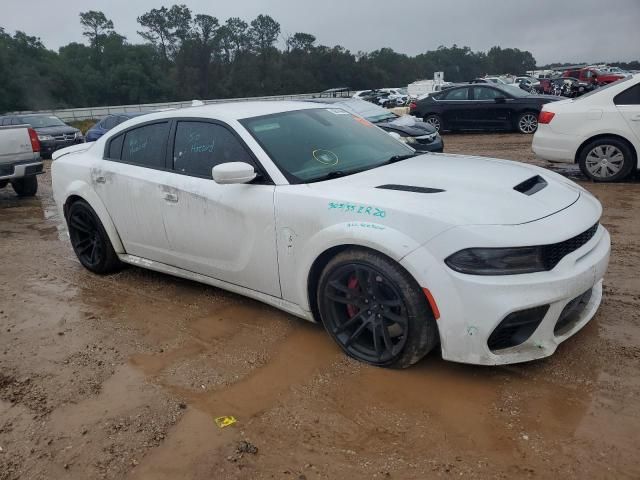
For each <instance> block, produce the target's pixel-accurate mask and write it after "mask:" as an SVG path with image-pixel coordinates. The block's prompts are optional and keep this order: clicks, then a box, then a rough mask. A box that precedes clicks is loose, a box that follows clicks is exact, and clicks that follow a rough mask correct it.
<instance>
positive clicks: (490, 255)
mask: <svg viewBox="0 0 640 480" xmlns="http://www.w3.org/2000/svg"><path fill="white" fill-rule="evenodd" d="M445 263H446V264H447V265H448V266H449V267H450V268H452V269H453V270H455V271H456V272H460V273H466V274H469V275H517V274H521V273H533V272H543V271H546V270H547V268H546V267H545V265H544V262H543V259H542V248H541V247H514V248H467V249H465V250H460V251H459V252H457V253H454V254H453V255H451V256H449V257H448V258H447V259H446V260H445Z"/></svg>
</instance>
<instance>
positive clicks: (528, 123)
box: [515, 112, 538, 135]
mask: <svg viewBox="0 0 640 480" xmlns="http://www.w3.org/2000/svg"><path fill="white" fill-rule="evenodd" d="M515 127H516V130H517V131H518V132H520V133H522V134H524V135H533V134H534V133H536V130H538V114H537V113H536V112H522V113H521V114H520V115H518V118H517V119H516V125H515Z"/></svg>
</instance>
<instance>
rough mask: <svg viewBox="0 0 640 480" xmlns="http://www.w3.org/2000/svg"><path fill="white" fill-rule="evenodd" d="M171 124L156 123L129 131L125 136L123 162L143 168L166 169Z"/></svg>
mask: <svg viewBox="0 0 640 480" xmlns="http://www.w3.org/2000/svg"><path fill="white" fill-rule="evenodd" d="M168 135H169V123H167V122H164V123H154V124H151V125H145V126H143V127H138V128H134V129H133V130H129V131H128V132H126V133H125V135H124V145H123V147H122V161H123V162H127V163H133V164H136V165H140V166H143V167H155V168H164V166H165V163H164V156H165V147H166V145H167V137H168Z"/></svg>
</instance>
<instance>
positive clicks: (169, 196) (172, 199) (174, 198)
mask: <svg viewBox="0 0 640 480" xmlns="http://www.w3.org/2000/svg"><path fill="white" fill-rule="evenodd" d="M164 199H165V200H166V201H167V202H169V203H178V195H177V194H175V193H165V194H164Z"/></svg>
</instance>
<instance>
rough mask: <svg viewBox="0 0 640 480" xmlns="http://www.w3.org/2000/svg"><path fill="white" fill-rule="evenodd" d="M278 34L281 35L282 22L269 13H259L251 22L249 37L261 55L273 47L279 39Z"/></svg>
mask: <svg viewBox="0 0 640 480" xmlns="http://www.w3.org/2000/svg"><path fill="white" fill-rule="evenodd" d="M278 35H280V24H279V23H278V22H276V21H275V20H274V19H273V18H271V17H270V16H269V15H258V16H257V17H256V19H255V20H253V21H252V22H251V29H250V30H249V38H250V39H251V43H252V47H253V48H254V49H255V51H257V52H258V53H260V54H261V55H265V54H266V53H267V52H268V51H269V50H270V49H271V48H273V46H274V45H275V43H276V40H278Z"/></svg>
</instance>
